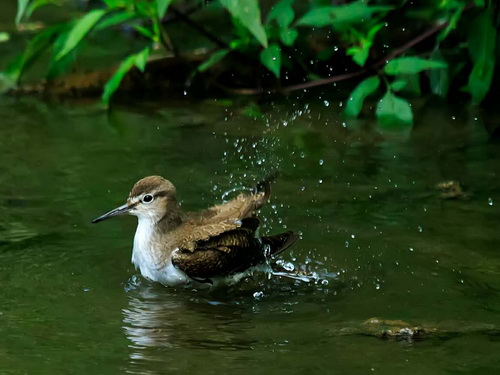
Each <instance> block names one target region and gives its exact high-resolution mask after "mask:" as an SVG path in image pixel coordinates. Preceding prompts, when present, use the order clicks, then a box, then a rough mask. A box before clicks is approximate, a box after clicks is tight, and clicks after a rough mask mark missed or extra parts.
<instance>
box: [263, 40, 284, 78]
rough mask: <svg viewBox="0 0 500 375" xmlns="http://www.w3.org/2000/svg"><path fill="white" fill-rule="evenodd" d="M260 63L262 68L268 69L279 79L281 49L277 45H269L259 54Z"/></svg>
mask: <svg viewBox="0 0 500 375" xmlns="http://www.w3.org/2000/svg"><path fill="white" fill-rule="evenodd" d="M260 61H261V62H262V64H264V66H265V67H266V68H267V69H269V70H270V71H271V72H273V73H274V75H275V76H276V77H277V78H279V77H280V69H281V49H280V48H279V47H278V45H277V44H271V45H270V46H269V48H266V49H265V50H263V51H262V52H261V53H260Z"/></svg>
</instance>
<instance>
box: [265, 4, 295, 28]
mask: <svg viewBox="0 0 500 375" xmlns="http://www.w3.org/2000/svg"><path fill="white" fill-rule="evenodd" d="M293 1H294V0H281V1H280V2H279V3H277V4H275V5H274V6H273V7H272V9H271V11H270V12H269V15H268V16H267V22H268V23H269V22H271V21H272V20H274V19H275V20H276V22H277V23H278V25H279V26H280V28H281V29H287V28H288V26H289V25H290V24H291V23H292V21H293V19H294V17H295V12H294V11H293V8H292V4H293Z"/></svg>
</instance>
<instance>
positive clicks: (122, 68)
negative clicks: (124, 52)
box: [101, 47, 149, 105]
mask: <svg viewBox="0 0 500 375" xmlns="http://www.w3.org/2000/svg"><path fill="white" fill-rule="evenodd" d="M148 48H149V47H148ZM142 53H144V51H141V52H139V53H134V54H132V55H130V56H128V57H127V58H126V59H125V60H123V61H122V63H121V64H120V65H119V66H118V69H116V71H115V73H114V74H113V75H112V76H111V78H110V79H109V80H108V82H106V85H105V86H104V91H103V94H102V98H101V99H102V102H103V103H104V104H106V105H107V104H109V99H110V98H111V96H112V95H113V94H114V93H115V92H116V90H118V87H120V83H121V82H122V80H123V78H124V77H125V75H126V74H127V73H128V72H129V71H130V69H132V68H133V67H134V65H136V64H137V58H138V56H139V55H140V54H142Z"/></svg>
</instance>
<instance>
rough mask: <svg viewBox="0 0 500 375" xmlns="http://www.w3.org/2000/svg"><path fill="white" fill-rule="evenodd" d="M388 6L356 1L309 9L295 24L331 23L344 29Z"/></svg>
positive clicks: (321, 25) (363, 20) (315, 25)
mask: <svg viewBox="0 0 500 375" xmlns="http://www.w3.org/2000/svg"><path fill="white" fill-rule="evenodd" d="M391 9H392V7H389V6H368V5H366V4H365V3H364V2H361V1H358V2H355V3H351V4H346V5H338V6H326V7H318V8H315V9H311V10H310V11H309V12H307V13H306V14H305V15H304V16H303V17H302V18H301V19H300V20H299V21H298V22H297V25H303V26H314V27H323V26H328V25H333V27H334V28H336V29H338V30H340V29H344V28H345V27H346V26H348V25H349V24H353V23H360V22H366V21H367V20H369V19H370V18H371V16H372V14H373V13H376V12H386V11H389V10H391Z"/></svg>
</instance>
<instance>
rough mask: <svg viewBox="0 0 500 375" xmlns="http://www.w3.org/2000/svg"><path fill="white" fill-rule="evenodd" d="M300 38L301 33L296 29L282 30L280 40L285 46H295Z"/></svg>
mask: <svg viewBox="0 0 500 375" xmlns="http://www.w3.org/2000/svg"><path fill="white" fill-rule="evenodd" d="M298 36H299V32H298V31H297V30H295V29H281V30H280V39H281V41H282V42H283V44H284V45H285V46H289V47H290V46H293V44H294V43H295V40H296V39H297V37H298Z"/></svg>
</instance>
